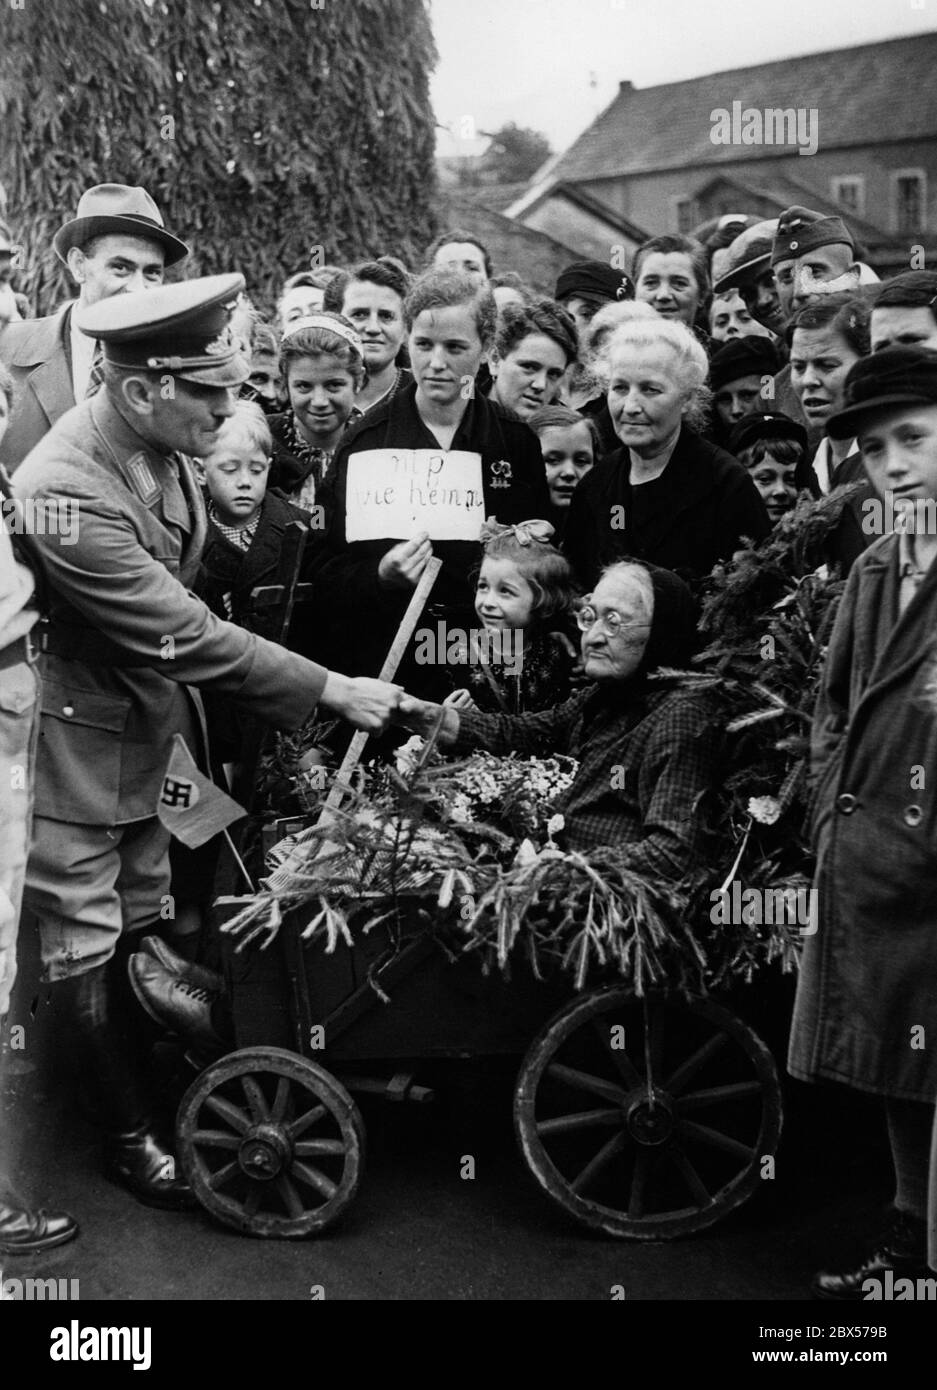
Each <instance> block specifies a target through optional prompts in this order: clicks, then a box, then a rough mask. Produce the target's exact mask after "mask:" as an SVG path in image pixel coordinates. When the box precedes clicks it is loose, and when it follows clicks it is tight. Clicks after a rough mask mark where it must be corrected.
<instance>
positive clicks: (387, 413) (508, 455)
mask: <svg viewBox="0 0 937 1390" xmlns="http://www.w3.org/2000/svg"><path fill="white" fill-rule="evenodd" d="M415 398H416V386H415V385H412V384H411V385H409V386H407V387H405V388H404V389H403V390H401V391H398V392H397V394H396V395H395V396H393V397H392V398H391V399H389V400H386V401H380V402H378V404H377V405H375V406H374V407H373V408H372V409H371V410H369V411H368V412H367V414H366V415H365V416H363V417H362V419H361V420H360V421H359V423H358V424H357V425H356V426H355V427H354V428H353V429H351V430H350V431H349V432H348V433H347V434H346V435H345V436H344V438H343V440H342V442H341V444H340V445H339V449H338V452H337V454H336V455H335V459H334V461H333V465H332V471H331V478H332V480H333V485H332V489H331V491H330V493H329V500H328V501H327V502H326V535H325V540H324V544H323V545H322V546H321V547H320V548H319V549H318V550H317V554H316V559H315V573H314V580H315V584H316V607H317V614H318V615H321V619H320V618H319V617H317V628H319V639H320V642H321V645H320V646H319V647H317V649H316V650H317V652H318V653H319V654H320V655H321V657H322V658H323V659H324V660H326V661H327V662H328V661H331V662H332V663H333V665H334V669H336V670H339V671H344V672H345V673H346V674H348V675H362V676H376V675H377V673H378V671H379V670H380V668H381V665H382V663H383V660H384V658H385V656H386V655H387V651H388V648H389V647H390V644H391V642H392V641H393V638H394V634H395V633H396V631H397V627H398V624H399V622H400V620H401V618H402V617H403V615H404V613H405V611H406V608H407V604H408V603H409V601H410V598H411V596H412V592H413V591H412V589H386V588H384V587H383V586H382V585H381V584H380V583H379V581H378V577H377V570H378V565H379V563H380V561H381V557H382V556H383V555H384V554H386V552H387V551H388V550H390V549H391V547H392V546H393V545H395V544H396V543H397V541H396V540H394V539H388V540H374V541H355V542H353V543H351V544H349V543H348V541H347V540H346V536H345V505H346V494H347V481H348V460H349V457H350V456H351V455H352V454H353V453H358V452H360V451H362V450H367V449H382V448H390V447H394V446H397V447H400V448H412V449H437V448H438V447H439V445H438V442H437V441H436V440H435V439H434V437H433V435H432V434H431V433H430V431H429V430H428V429H427V427H426V426H425V425H424V424H423V421H422V419H421V418H420V416H419V414H418V412H417V408H416V400H415ZM450 447H451V448H452V449H453V450H457V449H465V450H469V451H471V452H475V453H478V454H480V455H481V461H482V487H483V491H484V500H485V516H486V517H491V516H497V518H498V520H499V521H500V522H503V523H510V522H518V521H528V520H530V519H532V518H534V517H545V516H546V515H547V512H548V509H549V506H550V495H549V492H548V491H547V483H546V472H545V470H544V466H543V458H542V455H541V453H540V443H539V440H538V439H537V436H536V435H535V434H534V433H533V431H532V430H531V429H529V428H528V427H527V425H526V424H525V423H524V421H523V420H521V419H520V418H519V417H518V416H517V415H515V414H514V413H513V411H509V410H505V409H504V407H503V406H500V405H498V404H497V403H496V402H494V401H489V400H486V398H485V397H484V396H479V395H477V394H476V395H475V396H474V397H473V399H472V400H470V401H469V403H468V407H467V409H466V411H465V414H464V416H463V417H462V421H461V423H460V425H459V428H458V430H457V431H456V434H455V437H454V438H453V441H452V444H451V446H450ZM502 461H506V463H507V465H509V469H508V471H507V472H506V471H505V468H504V466H503V464H502ZM493 465H498V468H497V470H495V469H494V468H493ZM433 554H434V555H436V556H438V558H439V559H440V560H442V562H443V567H442V571H441V572H440V575H439V578H438V579H437V581H436V585H435V588H434V589H433V592H432V595H431V597H430V605H431V607H430V609H429V610H428V611H427V614H426V616H427V618H428V619H430V620H431V621H432V622H435V621H436V620H437V618H443V619H444V620H445V621H447V622H448V623H450V624H452V625H455V626H462V627H464V628H465V629H466V630H468V628H469V627H471V626H473V625H477V619H476V618H475V613H474V608H473V606H472V603H473V592H474V589H473V584H472V574H473V572H474V570H475V568H476V567H477V566H478V564H479V563H480V560H481V547H480V546H479V545H478V543H477V542H475V541H437V542H435V543H434V545H433ZM433 674H434V672H433V669H432V668H428V667H427V666H425V665H423V666H420V665H417V664H412V663H405V664H404V665H403V666H402V667H401V671H400V673H399V674H398V676H397V680H398V682H399V683H401V684H404V685H406V687H407V689H408V690H410V691H411V692H412V693H413V694H425V695H427V696H435V695H440V694H445V693H446V690H447V688H448V685H447V682H446V681H445V673H444V671H443V669H442V667H439V668H436V669H435V676H436V681H435V683H433V681H432V679H429V680H428V679H427V678H428V677H432V675H433ZM440 678H441V679H440Z"/></svg>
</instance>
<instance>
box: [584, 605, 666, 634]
mask: <svg viewBox="0 0 937 1390" xmlns="http://www.w3.org/2000/svg"><path fill="white" fill-rule="evenodd" d="M596 623H601V624H602V631H603V632H604V633H605V635H606V637H617V636H618V634H619V632H627V631H629V630H630V629H632V628H643V629H644V630H645V631H647V630H648V629H649V628H650V626H651V625H650V623H626V622H625V620H624V618H623V617H622V616H621V614H620V613H616V612H615V611H614V610H612V611H610V612H608V613H603V614H602V615H601V617H600V616H599V614H598V613H597V612H596V611H595V609H594V608H591V607H589V605H588V604H587V605H586V607H585V608H580V610H579V612H578V613H577V614H576V624H577V626H578V627H579V629H580V631H581V632H588V631H589V629H590V628H591V627H594V626H595V624H596Z"/></svg>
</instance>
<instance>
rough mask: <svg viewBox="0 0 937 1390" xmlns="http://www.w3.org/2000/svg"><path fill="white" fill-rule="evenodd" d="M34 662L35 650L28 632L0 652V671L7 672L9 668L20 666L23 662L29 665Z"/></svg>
mask: <svg viewBox="0 0 937 1390" xmlns="http://www.w3.org/2000/svg"><path fill="white" fill-rule="evenodd" d="M35 660H36V648H35V647H34V646H33V644H32V641H31V640H30V635H29V633H28V632H24V633H23V635H22V637H17V639H16V641H15V642H11V643H10V644H9V645H8V646H6V647H4V648H3V650H2V651H0V671H9V669H10V667H11V666H22V665H23V663H24V662H28V663H29V664H30V665H32V663H33V662H34V661H35Z"/></svg>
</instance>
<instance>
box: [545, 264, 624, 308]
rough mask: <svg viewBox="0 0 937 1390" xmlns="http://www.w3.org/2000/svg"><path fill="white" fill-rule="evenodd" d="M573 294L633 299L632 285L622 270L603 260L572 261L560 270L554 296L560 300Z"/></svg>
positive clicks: (613, 298)
mask: <svg viewBox="0 0 937 1390" xmlns="http://www.w3.org/2000/svg"><path fill="white" fill-rule="evenodd" d="M575 294H591V295H596V296H598V297H599V298H600V299H608V300H616V299H634V285H633V284H632V281H631V279H630V277H629V276H627V275H625V274H624V272H623V271H621V270H613V269H612V267H611V266H610V265H607V264H606V263H605V261H574V262H573V264H572V265H568V266H566V268H565V270H561V271H560V275H559V279H558V280H557V282H556V294H555V295H554V298H555V299H559V300H561V301H562V300H564V299H569V297H570V296H571V295H575Z"/></svg>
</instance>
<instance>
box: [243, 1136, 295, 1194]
mask: <svg viewBox="0 0 937 1390" xmlns="http://www.w3.org/2000/svg"><path fill="white" fill-rule="evenodd" d="M290 1147H291V1146H290V1143H289V1140H288V1139H287V1138H286V1135H285V1134H284V1133H283V1131H282V1130H281V1129H280V1127H279V1126H278V1125H272V1124H260V1125H253V1126H252V1127H251V1129H249V1130H248V1132H247V1133H246V1134H245V1135H244V1138H243V1139H242V1140H241V1146H240V1148H239V1149H238V1162H239V1163H240V1165H241V1167H242V1169H243V1170H244V1172H245V1173H246V1174H247V1176H248V1177H249V1178H254V1179H255V1180H256V1181H258V1182H270V1181H271V1180H272V1179H273V1178H275V1177H278V1176H279V1174H280V1173H281V1172H282V1171H283V1169H284V1167H286V1165H287V1163H288V1161H289V1157H290Z"/></svg>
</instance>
